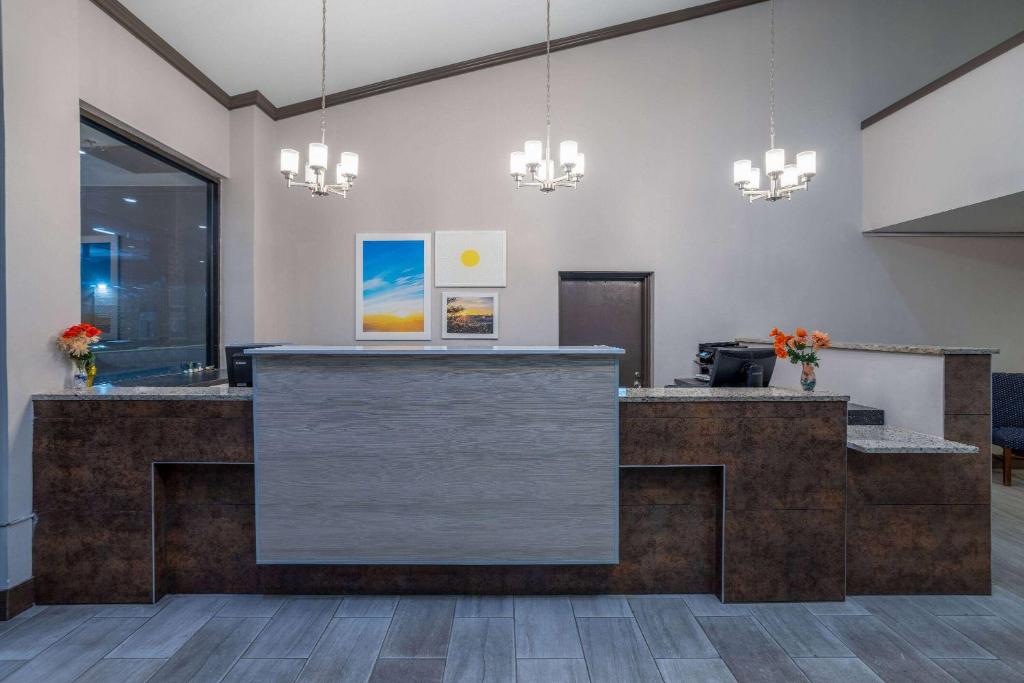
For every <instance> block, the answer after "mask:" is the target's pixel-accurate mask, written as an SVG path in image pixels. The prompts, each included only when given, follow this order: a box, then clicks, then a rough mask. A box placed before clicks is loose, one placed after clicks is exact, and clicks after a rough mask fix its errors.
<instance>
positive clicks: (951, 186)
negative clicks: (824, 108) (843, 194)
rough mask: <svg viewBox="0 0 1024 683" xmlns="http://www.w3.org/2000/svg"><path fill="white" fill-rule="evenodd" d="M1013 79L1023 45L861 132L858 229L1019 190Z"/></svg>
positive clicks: (1020, 132) (1020, 138) (1020, 93)
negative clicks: (861, 223) (861, 182)
mask: <svg viewBox="0 0 1024 683" xmlns="http://www.w3.org/2000/svg"><path fill="white" fill-rule="evenodd" d="M1021 73H1024V46H1020V47H1017V48H1015V49H1013V50H1010V51H1009V52H1007V53H1005V54H1002V55H1000V56H999V57H996V58H995V59H994V60H992V61H990V62H988V63H987V64H983V65H982V66H980V67H978V68H977V69H975V70H974V71H971V72H970V73H968V74H967V75H965V76H962V77H960V78H958V79H957V80H955V81H953V82H952V83H949V84H947V85H945V86H943V87H941V88H939V89H938V90H936V91H934V92H932V93H930V94H928V95H927V96H925V97H924V98H922V99H920V100H917V101H916V102H914V103H912V104H910V105H909V106H907V107H905V108H903V109H901V110H899V111H897V112H896V113H894V114H892V115H890V116H888V117H886V118H884V119H882V120H881V121H879V122H878V123H875V124H874V125H871V126H869V127H868V128H866V129H865V130H864V133H863V136H864V168H866V169H868V172H867V173H866V174H865V175H864V229H865V230H875V229H877V228H883V227H887V226H890V225H896V224H898V223H902V222H904V221H909V220H913V219H915V218H921V217H923V216H929V215H932V214H937V213H941V212H943V211H949V210H951V209H956V208H959V207H962V206H968V205H971V204H976V203H978V202H983V201H986V200H989V199H994V198H996V197H1002V196H1004V195H1009V194H1014V193H1017V192H1024V167H1022V165H1021V159H1022V158H1024V126H1022V125H1021V122H1022V121H1024V89H1022V88H1021V86H1020V82H1021ZM1018 224H1019V219H1018ZM1001 227H1002V228H1004V229H1005V228H1010V227H1015V226H1009V225H1008V226H1001Z"/></svg>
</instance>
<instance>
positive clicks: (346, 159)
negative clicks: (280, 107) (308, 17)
mask: <svg viewBox="0 0 1024 683" xmlns="http://www.w3.org/2000/svg"><path fill="white" fill-rule="evenodd" d="M320 39H321V43H320V142H311V143H309V147H308V149H307V152H306V165H305V166H304V167H303V174H302V181H298V180H296V178H297V177H298V175H299V166H300V164H301V161H302V159H301V156H300V155H299V152H298V150H295V149H290V148H286V149H282V150H281V175H283V176H284V177H285V180H286V181H287V183H288V187H302V188H306V189H308V190H309V193H310V195H311V196H313V197H328V196H330V195H332V194H333V195H340V196H341V197H348V191H349V190H351V189H352V186H353V185H354V184H355V182H356V178H357V177H358V176H359V155H358V154H356V153H354V152H342V153H341V157H340V158H339V160H338V163H337V164H336V165H335V167H334V182H333V183H329V182H327V168H328V166H329V164H330V153H329V151H328V149H327V145H326V143H325V142H324V141H325V139H326V136H327V0H321V24H320Z"/></svg>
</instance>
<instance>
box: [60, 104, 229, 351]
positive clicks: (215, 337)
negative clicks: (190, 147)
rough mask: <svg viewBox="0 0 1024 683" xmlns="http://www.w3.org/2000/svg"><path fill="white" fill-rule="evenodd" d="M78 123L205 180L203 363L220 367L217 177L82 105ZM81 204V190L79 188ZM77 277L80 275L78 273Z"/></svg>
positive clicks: (218, 197) (218, 194)
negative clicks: (204, 354)
mask: <svg viewBox="0 0 1024 683" xmlns="http://www.w3.org/2000/svg"><path fill="white" fill-rule="evenodd" d="M83 105H84V103H83ZM79 121H80V123H82V124H84V125H86V126H89V127H91V128H96V129H98V130H99V132H101V133H103V134H105V135H109V136H111V137H113V138H116V139H117V140H120V141H121V142H123V143H124V144H126V145H128V146H129V147H132V148H134V149H137V150H139V151H140V152H142V153H144V154H149V155H151V156H154V157H156V158H157V159H159V160H160V161H162V162H163V163H165V164H167V165H169V166H171V167H173V168H174V169H176V170H178V171H181V172H183V173H187V174H188V175H190V176H192V177H194V178H197V179H198V180H202V181H205V182H206V183H207V185H206V229H207V240H206V366H207V367H212V368H219V367H220V183H221V178H220V177H219V176H217V175H216V174H214V173H213V172H211V171H209V169H206V168H204V167H202V166H200V165H198V164H193V163H190V162H189V161H188V160H187V159H185V158H183V157H182V156H181V155H179V154H177V153H173V152H170V150H168V149H167V148H165V147H163V145H159V144H156V143H154V142H152V141H150V140H148V139H146V138H145V137H144V136H142V135H141V134H138V133H136V132H135V131H134V130H132V129H130V128H129V127H127V126H124V125H122V124H120V123H119V122H118V121H115V120H113V119H111V118H109V117H106V116H103V115H100V114H99V113H98V112H96V111H94V110H92V109H91V108H86V107H85V106H83V107H82V108H81V109H80V110H79ZM79 203H81V190H79ZM79 279H81V276H79Z"/></svg>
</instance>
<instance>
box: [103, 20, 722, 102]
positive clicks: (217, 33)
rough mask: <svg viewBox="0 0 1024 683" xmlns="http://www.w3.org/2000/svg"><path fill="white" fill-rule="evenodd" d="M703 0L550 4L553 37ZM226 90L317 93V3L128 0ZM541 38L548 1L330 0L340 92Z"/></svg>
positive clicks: (291, 95)
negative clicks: (545, 2) (546, 2)
mask: <svg viewBox="0 0 1024 683" xmlns="http://www.w3.org/2000/svg"><path fill="white" fill-rule="evenodd" d="M704 2H707V0H628V1H626V0H553V1H552V5H551V32H552V37H554V38H558V37H561V36H566V35H573V34H576V33H582V32H584V31H590V30H593V29H597V28H602V27H605V26H610V25H613V24H619V23H622V22H625V21H631V20H634V19H640V18H643V17H648V16H651V15H654V14H661V13H663V12H670V11H672V10H677V9H682V8H685V7H692V6H694V5H700V4H703V3H704ZM122 3H123V4H124V5H125V6H126V7H127V8H128V9H129V10H131V11H132V12H133V13H134V14H135V15H136V16H138V17H139V18H140V19H141V20H142V21H143V22H145V23H146V24H147V25H148V26H149V27H150V28H152V29H153V30H154V31H156V32H157V33H158V34H160V36H161V37H162V38H163V39H164V40H166V41H167V42H169V43H170V44H171V45H172V46H174V48H175V49H176V50H178V52H180V53H182V54H183V55H185V57H186V58H187V59H188V60H189V61H191V62H192V63H193V64H195V65H196V66H197V67H199V69H200V70H201V71H202V72H203V73H205V74H206V75H207V76H209V77H210V78H212V79H213V81H214V82H215V83H217V85H219V86H220V87H222V88H223V89H224V90H226V91H227V92H228V94H229V95H237V94H238V93H243V92H248V91H250V90H259V91H261V92H262V93H263V94H264V95H266V96H267V97H268V98H270V100H271V101H272V102H273V103H274V104H276V105H278V106H282V105H286V104H291V103H293V102H298V101H301V100H306V99H310V98H312V97H317V96H319V94H320V2H319V1H318V0H213V1H211V0H174V1H173V2H168V1H165V0H160V1H158V0H122ZM543 40H544V2H543V0H513V1H511V2H510V1H509V0H328V3H327V90H328V92H337V91H340V90H347V89H349V88H353V87H357V86H361V85H366V84H368V83H375V82H377V81H382V80H385V79H388V78H394V77H396V76H403V75H406V74H410V73H414V72H417V71H423V70H424V69H430V68H434V67H438V66H444V65H446V64H451V63H453V62H459V61H462V60H466V59H471V58H474V57H480V56H483V55H487V54H491V53H493V52H500V51H502V50H508V49H512V48H517V47H522V46H524V45H529V44H532V43H538V42H541V41H543Z"/></svg>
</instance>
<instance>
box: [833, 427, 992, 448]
mask: <svg viewBox="0 0 1024 683" xmlns="http://www.w3.org/2000/svg"><path fill="white" fill-rule="evenodd" d="M846 447H847V448H849V449H850V450H853V451H859V452H861V453H977V452H978V447H977V446H969V445H967V444H964V443H959V442H957V441H947V440H946V439H943V438H942V437H939V436H932V435H930V434H922V433H921V432H913V431H911V430H909V429H903V428H902V427H889V426H883V425H871V426H867V425H865V426H854V425H851V426H849V427H847V429H846Z"/></svg>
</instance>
